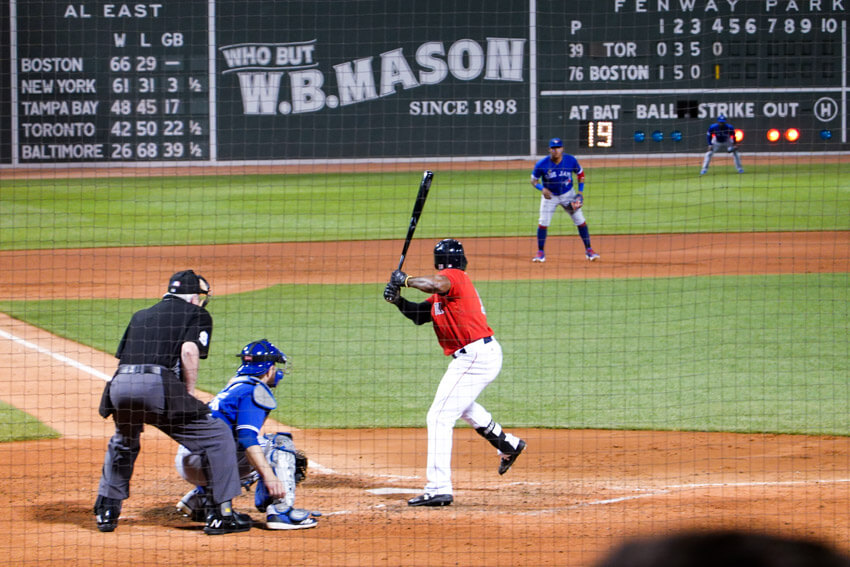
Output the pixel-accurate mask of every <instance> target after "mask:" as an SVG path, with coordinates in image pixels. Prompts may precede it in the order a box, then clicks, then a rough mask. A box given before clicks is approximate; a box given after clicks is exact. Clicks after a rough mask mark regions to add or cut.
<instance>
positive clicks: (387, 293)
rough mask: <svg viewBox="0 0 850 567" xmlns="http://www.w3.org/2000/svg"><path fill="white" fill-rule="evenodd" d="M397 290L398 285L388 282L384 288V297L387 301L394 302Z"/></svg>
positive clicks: (396, 298)
mask: <svg viewBox="0 0 850 567" xmlns="http://www.w3.org/2000/svg"><path fill="white" fill-rule="evenodd" d="M398 291H399V290H398V286H395V285H393V284H392V283H388V284H387V287H385V288H384V299H386V300H387V302H389V303H395V302H396V301H398V298H399V293H398Z"/></svg>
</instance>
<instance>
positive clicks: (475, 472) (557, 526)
mask: <svg viewBox="0 0 850 567" xmlns="http://www.w3.org/2000/svg"><path fill="white" fill-rule="evenodd" d="M397 244H398V243H390V244H389V245H387V246H380V247H372V250H376V249H377V250H380V249H385V250H387V251H388V252H386V254H385V255H386V257H383V255H382V256H381V257H379V258H374V257H373V256H370V261H369V262H364V261H363V256H362V249H363V248H362V243H357V242H354V243H312V244H297V245H294V244H258V245H251V246H210V247H203V248H190V247H171V248H160V249H142V248H130V249H95V250H52V251H43V252H3V253H0V262H2V264H3V265H4V266H10V267H11V269H4V270H2V271H0V294H2V296H3V297H8V298H13V299H22V298H24V297H26V298H29V299H34V298H40V299H50V298H57V297H68V298H90V297H108V296H118V295H119V294H120V295H121V296H123V297H131V296H132V297H151V298H154V297H157V296H158V295H159V294H160V293H161V290H162V289H161V288H162V285H163V278H167V277H168V275H170V274H171V273H172V272H173V271H176V269H180V268H183V267H187V266H191V267H194V268H196V269H198V270H199V271H200V272H202V273H204V274H205V275H206V276H208V277H209V279H210V280H211V282H212V285H213V289H214V291H215V292H216V293H219V294H227V293H234V292H238V291H245V290H250V289H259V288H263V287H266V286H269V285H274V284H277V283H285V282H296V283H308V282H310V283H339V282H341V283H375V284H379V283H380V282H383V281H385V279H386V277H387V273H386V270H383V269H381V270H379V269H376V268H374V267H373V266H376V265H377V266H392V265H393V263H394V262H395V261H396V260H397V256H395V253H394V252H392V251H394V250H398V249H399V246H398V245H397ZM432 245H433V243H430V242H415V243H414V247H413V249H412V250H411V252H410V253H409V258H410V260H409V261H408V262H409V265H410V271H412V272H417V271H423V270H430V269H431V267H430V266H428V265H427V264H428V262H427V260H428V259H429V258H430V247H431V246H432ZM465 246H466V247H467V249H468V250H470V256H471V262H470V272H471V273H472V275H473V278H474V279H475V280H476V281H483V280H496V279H537V278H539V279H555V278H559V279H563V278H582V279H586V278H621V277H667V276H684V275H725V274H778V273H809V272H848V271H850V232H847V231H843V232H826V233H815V232H812V233H771V234H760V233H751V234H750V233H748V234H737V235H730V234H724V235H658V236H642V237H631V238H623V237H614V236H597V237H595V238H594V247H595V248H597V249H598V251H599V252H600V253H601V254H602V261H601V262H598V263H589V262H585V261H584V260H583V258H582V256H581V249H580V247H579V243H578V242H577V239H576V238H575V237H569V238H553V239H552V241H551V244H550V245H549V249H550V251H549V252H548V262H547V263H546V264H544V265H536V264H532V263H531V262H530V261H529V260H530V257H531V253H533V242H532V241H531V240H530V239H528V238H526V239H471V240H468V241H465ZM246 254H250V255H251V256H252V257H253V258H254V260H255V262H257V263H259V264H261V265H263V266H265V267H267V269H265V270H262V271H260V270H255V271H251V273H249V274H246V273H243V271H242V270H239V269H237V266H238V261H239V259H240V258H244V257H245V255H246ZM293 266H295V268H296V269H292V267H293ZM284 268H285V269H284ZM128 280H131V281H132V285H129V286H128V285H127V281H128ZM434 356H439V354H438V351H437V349H436V345H435V352H434ZM114 364H115V361H114V359H113V358H112V357H111V356H109V355H107V354H104V353H100V352H96V351H92V350H90V349H87V348H84V347H82V346H81V345H79V344H76V343H73V342H70V341H67V340H64V339H61V338H59V337H56V336H53V335H50V334H49V333H47V332H45V331H42V330H40V329H36V328H33V327H30V326H28V325H25V324H23V323H21V322H20V321H16V320H13V319H11V318H9V317H6V316H2V315H0V367H2V368H6V369H7V371H6V372H4V373H3V374H2V377H0V398H1V399H2V400H3V401H5V402H8V403H10V404H12V405H14V406H16V407H19V408H21V409H23V410H24V411H27V412H28V413H31V414H33V415H35V416H36V417H38V418H39V419H40V420H41V421H43V422H45V423H47V424H48V425H50V426H51V427H54V428H55V429H57V430H59V431H60V432H61V433H62V435H63V436H62V438H61V439H58V440H47V441H36V442H27V443H6V444H2V445H0V478H3V479H5V480H6V482H4V483H2V485H0V494H2V496H3V498H4V500H5V501H8V502H9V503H10V506H9V510H10V512H9V513H7V514H6V515H5V517H4V519H3V520H0V523H2V527H3V529H2V530H0V533H2V535H0V550H2V551H3V553H4V558H3V559H2V560H0V563H9V564H51V565H54V564H55V565H166V564H167V565H183V564H197V565H210V566H212V565H260V564H268V565H389V566H394V565H405V566H407V565H411V566H414V565H423V566H424V565H488V566H489V565H494V566H496V565H541V566H542V565H569V566H581V565H590V564H591V563H592V562H593V561H594V560H595V559H596V558H598V557H599V555H600V554H602V553H604V552H605V551H607V550H608V549H609V548H610V547H611V546H612V545H615V544H617V543H619V542H620V541H622V540H623V539H624V538H627V537H629V536H634V535H639V534H647V533H666V532H672V531H676V530H678V529H680V528H683V527H719V526H725V527H730V526H737V527H742V528H746V529H758V530H763V531H769V532H774V533H784V534H793V535H797V536H801V535H802V536H810V537H813V538H817V539H821V540H824V541H826V542H828V543H832V544H834V545H836V546H838V547H840V548H842V549H844V550H846V551H850V543H848V542H850V513H848V512H850V440H848V439H847V438H844V437H809V436H780V435H738V434H720V433H681V432H651V431H588V430H575V431H573V430H541V429H533V430H521V431H519V433H520V434H521V435H522V437H523V438H525V439H526V440H527V441H528V443H529V448H528V450H527V451H526V453H524V454H523V456H522V457H521V458H520V459H519V460H518V461H517V463H516V465H515V466H514V468H512V469H511V471H510V472H509V473H508V474H506V475H505V476H504V477H500V476H499V475H498V474H497V473H496V466H497V460H496V459H497V458H496V456H495V454H494V452H493V450H492V448H490V446H489V445H488V444H487V443H485V442H483V441H482V440H481V439H480V438H479V437H478V436H477V435H476V434H475V433H474V432H472V431H471V430H469V429H466V428H463V429H458V430H457V431H456V434H455V440H456V443H455V447H454V454H453V466H454V484H455V488H456V502H455V504H454V505H453V506H450V507H447V508H443V509H415V508H414V509H411V508H408V507H407V506H406V505H405V500H406V498H408V497H409V496H410V495H411V494H415V493H418V492H419V491H420V490H421V487H422V486H423V485H424V478H423V474H424V469H425V445H426V441H425V432H424V430H422V429H390V430H384V429H380V430H311V429H307V430H301V431H297V432H296V440H297V442H298V444H299V446H301V447H303V448H304V449H305V450H306V451H307V453H308V454H309V455H310V458H311V461H312V464H311V466H312V468H311V472H310V475H309V477H308V479H307V480H306V481H305V482H304V483H303V484H302V485H300V488H299V494H298V505H299V506H300V507H304V508H310V509H314V510H319V511H321V512H323V513H324V517H323V518H321V522H320V525H319V527H318V528H317V529H313V530H306V531H295V532H274V531H266V530H263V529H253V530H251V531H250V532H248V533H244V534H236V535H229V536H222V537H218V538H212V537H206V536H204V535H203V533H201V532H200V525H199V524H193V523H191V522H189V521H188V520H186V519H183V518H181V517H180V516H179V515H178V514H177V513H176V511H175V510H174V503H175V502H176V501H177V500H178V499H179V497H180V496H181V495H182V494H183V493H184V492H185V491H186V490H187V489H188V485H186V484H185V483H184V482H183V481H182V480H180V479H179V477H178V476H177V474H176V472H175V470H174V466H173V457H174V451H175V449H176V446H175V444H174V443H173V442H172V441H171V440H169V439H168V438H166V437H164V436H163V435H162V434H160V433H159V432H157V431H156V430H155V429H153V428H149V430H148V431H146V432H145V434H144V441H143V451H142V453H141V455H140V457H139V460H138V461H137V466H136V473H135V476H134V478H133V483H132V491H133V492H132V495H131V498H130V499H129V500H127V501H126V503H125V507H124V511H123V514H122V517H121V522H120V525H119V527H118V529H117V530H116V531H115V532H114V533H111V534H101V533H100V532H98V531H97V529H96V527H95V525H94V521H93V517H92V514H91V506H92V504H93V502H94V498H95V493H96V488H97V480H98V478H99V474H100V466H101V463H102V460H103V453H104V450H105V448H106V441H107V439H108V437H109V435H110V434H111V424H110V422H108V421H104V420H101V419H100V418H99V417H98V416H97V413H96V406H97V400H98V399H99V396H100V391H101V389H102V387H103V378H104V377H106V376H108V375H110V374H111V373H112V371H113V370H114ZM438 378H439V377H437V376H435V377H434V380H435V384H436V380H437V379H438ZM431 395H432V392H422V396H431ZM317 403H318V402H317ZM423 419H424V416H423ZM278 427H283V426H279V425H278V426H277V427H276V426H274V425H271V426H270V427H268V428H269V429H277V428H278ZM236 505H237V508H238V509H240V510H242V511H249V512H252V513H253V516H254V518H255V519H257V520H261V519H262V516H261V515H260V514H259V513H257V512H256V511H255V510H254V509H253V506H252V499H251V497H250V496H243V497H241V498H240V499H239V501H237V503H236Z"/></svg>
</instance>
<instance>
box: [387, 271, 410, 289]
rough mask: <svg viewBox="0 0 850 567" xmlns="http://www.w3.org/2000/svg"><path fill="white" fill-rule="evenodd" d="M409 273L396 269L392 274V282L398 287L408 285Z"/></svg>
mask: <svg viewBox="0 0 850 567" xmlns="http://www.w3.org/2000/svg"><path fill="white" fill-rule="evenodd" d="M407 277H408V276H407V274H405V273H404V272H402V271H401V270H394V271H393V273H392V275H391V276H390V283H391V284H392V285H394V286H396V287H407Z"/></svg>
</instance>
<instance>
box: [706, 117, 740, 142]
mask: <svg viewBox="0 0 850 567" xmlns="http://www.w3.org/2000/svg"><path fill="white" fill-rule="evenodd" d="M712 137H714V139H715V140H717V141H718V142H719V143H721V144H723V143H725V142H726V141H727V140H730V139H731V140H733V141H734V140H735V127H734V126H732V125H731V124H729V123H728V122H715V123H714V124H712V125H711V126H709V127H708V132H707V133H706V138H708V145H709V146H710V145H711V138H712Z"/></svg>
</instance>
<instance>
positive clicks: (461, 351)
mask: <svg viewBox="0 0 850 567" xmlns="http://www.w3.org/2000/svg"><path fill="white" fill-rule="evenodd" d="M479 340H482V341H484V344H485V345H486V344H487V343H489V342H492V341H493V337H484V338H483V339H479ZM477 342H478V341H472V343H477ZM472 343H469V344H472ZM467 346H469V345H467ZM459 354H466V347H463V348H462V349H460V350H456V351H454V352H453V353H452V356H453V357H454V358H457V355H459Z"/></svg>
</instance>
